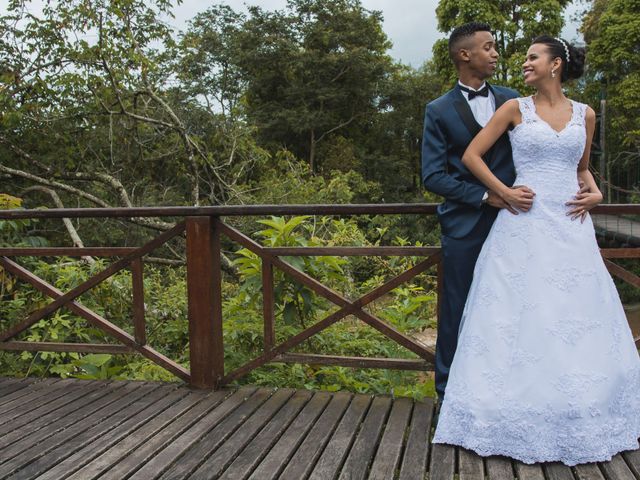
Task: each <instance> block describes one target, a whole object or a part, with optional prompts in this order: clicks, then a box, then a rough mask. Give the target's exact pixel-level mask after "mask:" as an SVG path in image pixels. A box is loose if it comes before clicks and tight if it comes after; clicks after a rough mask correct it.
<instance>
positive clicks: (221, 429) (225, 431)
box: [160, 388, 273, 480]
mask: <svg viewBox="0 0 640 480" xmlns="http://www.w3.org/2000/svg"><path fill="white" fill-rule="evenodd" d="M272 394H273V390H272V389H268V388H259V389H258V390H257V391H256V393H255V394H253V395H252V396H251V397H249V398H248V399H247V400H245V401H244V402H242V404H241V405H240V406H238V408H236V409H235V410H234V411H233V412H231V413H230V414H229V415H227V416H226V418H225V419H224V420H222V421H221V422H220V423H219V424H218V425H216V426H215V427H214V428H213V429H212V430H210V431H209V432H207V434H206V435H204V436H203V437H202V438H201V439H200V440H199V441H198V442H197V443H196V444H195V445H192V447H191V448H190V449H189V450H187V451H186V452H185V453H184V455H182V456H181V457H180V458H179V459H178V460H177V461H176V462H174V463H173V465H172V466H171V468H169V470H167V471H166V472H164V474H163V475H162V476H161V477H160V478H161V479H166V480H179V479H184V478H189V477H190V476H191V474H192V473H193V471H194V470H195V469H196V468H197V467H198V466H199V465H200V464H201V463H202V462H203V461H204V460H205V459H206V458H208V457H209V456H210V455H212V454H213V452H215V451H216V450H217V449H218V448H219V447H220V446H221V445H222V444H223V443H225V442H227V441H228V440H229V437H230V436H231V435H232V434H233V432H235V430H236V429H237V428H238V427H240V425H242V424H243V423H244V422H245V421H246V420H247V418H249V416H250V415H251V414H252V413H253V412H255V411H256V410H257V409H258V408H259V407H260V406H261V405H262V404H263V403H265V402H266V401H267V400H268V399H269V397H270V396H271V395H272Z"/></svg>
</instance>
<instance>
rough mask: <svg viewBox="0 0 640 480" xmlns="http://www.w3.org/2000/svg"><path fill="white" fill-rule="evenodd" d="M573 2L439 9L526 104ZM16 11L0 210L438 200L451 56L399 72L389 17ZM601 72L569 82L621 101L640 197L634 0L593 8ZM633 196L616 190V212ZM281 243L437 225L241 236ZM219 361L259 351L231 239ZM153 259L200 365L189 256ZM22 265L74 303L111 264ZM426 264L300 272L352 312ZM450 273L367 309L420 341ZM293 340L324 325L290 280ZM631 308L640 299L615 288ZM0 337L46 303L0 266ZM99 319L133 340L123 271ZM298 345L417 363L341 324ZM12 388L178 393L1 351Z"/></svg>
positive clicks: (592, 43) (360, 10) (157, 293)
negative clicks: (190, 319)
mask: <svg viewBox="0 0 640 480" xmlns="http://www.w3.org/2000/svg"><path fill="white" fill-rule="evenodd" d="M569 3H570V2H569V0H485V1H482V2H475V1H473V2H469V1H466V0H441V1H440V2H439V5H438V7H437V9H436V12H435V13H434V14H435V15H436V16H437V20H438V28H439V30H440V31H441V32H442V33H444V34H447V33H449V32H450V31H451V30H452V29H453V28H454V27H455V26H456V25H458V24H461V23H463V22H466V21H470V20H478V21H486V22H488V23H490V24H491V25H492V26H493V27H494V28H495V36H496V40H497V43H498V49H499V51H500V53H501V57H500V62H499V66H498V70H497V72H496V75H495V79H494V82H495V83H497V84H501V85H506V86H510V87H512V88H516V89H517V90H519V91H520V92H521V93H522V94H527V93H529V91H528V90H527V88H526V87H525V85H524V84H523V81H522V75H521V65H522V62H523V59H524V53H525V52H526V49H527V47H528V45H529V42H530V40H531V39H532V38H533V37H535V36H536V35H539V34H542V33H547V34H551V35H554V36H556V35H559V33H560V31H561V29H562V27H563V11H564V9H565V8H566V7H567V5H568V4H569ZM27 5H28V2H24V1H20V0H12V1H10V2H9V4H8V8H7V11H6V12H5V13H4V14H3V15H2V16H0V30H1V31H2V35H1V36H0V176H1V177H2V192H3V193H2V195H1V197H0V201H1V202H2V204H3V208H46V207H63V206H65V207H112V206H114V207H115V206H121V207H129V206H155V205H228V204H285V203H308V204H315V203H329V204H332V203H383V202H385V203H390V202H437V201H439V199H438V198H437V197H435V196H433V195H431V194H428V193H427V192H425V191H424V190H423V189H422V188H421V181H420V146H421V135H422V121H423V113H424V106H425V104H426V103H427V102H428V101H430V100H432V99H434V98H436V97H438V96H439V95H441V94H442V93H444V92H445V91H446V90H448V89H449V88H451V86H452V85H453V82H454V80H455V75H454V71H453V69H452V66H451V64H450V61H449V59H448V57H447V54H446V40H439V41H437V42H436V43H435V45H434V47H433V56H432V58H431V59H430V60H429V61H427V62H425V63H424V64H423V65H422V66H421V67H420V68H414V67H411V66H409V65H405V64H402V63H400V62H398V61H395V60H393V59H392V57H391V56H390V55H389V49H390V47H391V44H390V42H389V39H388V38H387V35H386V34H385V32H384V30H383V24H382V20H383V19H382V15H381V13H380V12H377V11H369V10H367V9H365V8H364V7H363V6H362V4H361V3H360V2H359V1H357V0H289V1H288V3H287V6H286V7H285V8H283V9H281V10H276V11H269V10H264V9H261V8H259V7H252V6H249V7H248V9H247V11H246V12H240V11H235V10H233V9H232V8H231V7H229V6H226V5H222V4H219V5H217V4H212V5H210V6H209V7H208V8H206V10H204V11H203V12H202V13H199V14H197V15H196V16H194V17H193V19H192V20H190V21H189V22H188V25H187V27H186V28H185V29H184V30H182V31H177V30H175V29H174V28H172V27H171V26H169V25H168V24H167V23H166V22H165V21H163V20H162V19H163V18H165V19H166V18H167V17H171V12H172V11H174V9H175V8H177V7H178V5H176V3H175V2H172V1H170V0H153V1H140V0H110V1H109V0H58V1H51V2H47V3H46V4H45V5H44V6H43V8H42V12H41V13H39V14H38V15H34V14H32V13H29V9H28V8H26V7H27ZM583 5H584V11H583V13H582V14H581V15H580V18H581V20H580V22H581V32H582V34H583V36H584V41H585V43H586V47H587V50H588V69H587V74H586V75H585V77H583V78H582V79H581V80H580V81H579V82H576V83H574V84H572V85H568V86H567V89H568V93H569V94H570V95H571V96H572V97H573V98H575V99H578V100H580V101H583V102H586V103H589V104H590V105H591V106H592V107H593V108H594V109H595V110H596V111H599V110H600V101H601V99H606V100H607V102H608V103H607V120H606V127H607V128H606V132H607V133H606V144H607V145H608V146H609V147H608V149H607V152H606V171H605V172H599V171H598V165H597V162H596V163H595V164H594V165H593V167H595V169H594V173H595V174H596V176H597V177H599V176H600V175H601V174H602V173H604V174H605V176H606V177H607V178H609V179H616V182H615V183H616V186H617V187H621V188H619V189H617V190H611V191H610V192H609V194H610V196H612V195H613V194H616V195H617V196H616V200H617V201H625V202H635V201H637V195H636V193H635V192H636V190H637V183H638V175H637V173H634V172H638V171H639V169H640V162H639V158H638V152H639V147H640V2H638V1H637V0H608V1H605V0H592V1H586V2H584V4H583ZM621 195H623V196H622V197H621ZM228 221H229V222H230V223H232V224H233V225H234V226H236V227H238V228H240V229H241V230H242V231H243V232H245V233H246V234H248V235H250V236H252V237H253V238H255V239H258V240H260V241H261V242H263V243H264V244H267V245H270V246H293V245H295V246H305V245H382V244H387V245H436V244H438V243H439V231H438V226H437V222H436V219H435V217H431V216H409V215H405V216H369V217H349V218H335V217H319V216H318V217H309V216H301V217H287V218H277V217H271V218H261V219H258V218H243V219H235V220H231V219H229V220H228ZM171 226H173V223H172V222H170V221H168V220H166V219H165V220H160V219H149V218H147V219H143V218H137V219H129V220H109V221H103V220H82V221H73V222H72V221H65V222H60V221H39V222H35V221H2V222H0V242H1V243H2V245H3V246H5V245H13V246H15V245H27V246H35V245H55V246H61V245H75V246H82V245H86V246H89V245H117V246H129V245H140V244H141V243H143V242H144V241H145V240H146V239H149V238H151V236H153V235H154V234H157V232H159V231H164V230H167V229H169V228H171ZM224 250H225V254H224V269H225V276H224V285H223V287H224V306H223V309H224V318H225V324H224V341H225V362H226V364H227V368H228V369H231V368H234V367H235V366H238V365H241V364H243V363H244V362H246V361H247V360H249V359H250V358H252V357H253V356H255V354H256V352H259V351H260V350H261V349H262V319H261V315H262V304H261V302H262V299H261V292H260V287H259V286H260V283H259V282H260V278H261V273H260V268H261V267H260V262H259V259H258V258H257V257H256V256H255V255H253V254H252V253H251V252H248V251H246V250H243V249H240V248H239V247H238V246H237V245H234V244H231V243H229V244H228V245H227V244H225V245H224ZM154 255H155V256H154V257H151V258H147V262H146V267H145V305H146V314H147V324H148V332H147V334H148V340H149V343H150V344H151V345H153V346H154V348H157V349H158V350H160V351H161V352H162V353H164V354H166V355H167V356H169V357H170V358H172V359H175V360H177V361H179V362H180V363H182V364H184V365H188V359H189V355H188V326H187V313H186V308H187V305H186V300H187V296H186V282H185V268H184V261H185V254H184V241H183V240H182V239H178V240H176V241H174V242H173V243H172V244H170V245H168V246H167V247H165V248H163V249H162V250H160V251H158V252H155V253H154ZM46 260H47V261H45V259H37V258H25V259H22V260H21V261H22V263H23V264H24V265H25V266H27V267H28V268H29V269H31V270H32V271H34V273H36V274H37V275H39V276H41V277H42V278H44V279H46V280H47V281H49V282H50V283H52V284H54V285H55V286H56V287H58V288H60V289H61V290H68V289H70V288H72V287H73V286H75V285H77V284H79V283H80V282H82V281H83V280H85V279H86V278H88V277H89V276H90V275H91V274H92V273H95V272H97V271H98V270H100V269H102V268H104V266H105V263H104V261H103V260H100V259H97V258H84V259H80V260H77V259H72V258H58V259H46ZM415 261H416V259H414V258H395V259H394V258H380V257H365V258H359V257H358V258H355V259H351V260H349V261H347V260H346V259H344V258H336V257H317V258H303V259H299V260H298V263H297V264H296V266H297V267H298V268H301V269H303V270H304V271H306V272H307V273H310V274H312V275H313V276H315V277H316V278H318V279H319V280H321V281H323V282H324V283H326V284H328V285H329V286H331V287H333V288H335V289H337V290H338V291H341V292H343V293H344V294H345V295H347V296H355V295H358V294H362V293H364V292H365V291H367V290H369V289H371V288H372V287H375V286H376V285H379V284H381V283H382V282H384V279H385V278H388V277H389V276H391V275H393V274H395V273H398V272H400V271H402V270H404V269H406V268H407V267H409V266H411V265H412V264H413V263H414V262H415ZM435 282H436V280H435V276H434V274H433V273H430V274H424V275H421V276H419V277H417V278H416V279H415V280H414V281H413V282H412V283H411V284H407V285H406V286H404V287H401V288H397V289H395V290H394V291H393V292H392V293H391V294H389V295H387V296H386V297H385V298H384V299H382V300H381V301H379V302H376V304H375V305H374V306H373V307H371V308H372V311H373V312H375V313H376V314H377V315H379V316H380V317H381V318H383V319H385V320H386V321H388V322H390V323H392V324H393V325H394V326H395V327H396V328H398V329H399V330H401V331H402V332H404V333H406V334H409V335H419V334H420V332H423V331H424V330H425V329H429V328H433V327H434V325H435V304H436V294H435ZM276 293H277V300H278V301H277V305H276V322H277V323H276V325H277V334H278V339H279V340H283V339H285V338H287V337H289V336H291V335H293V334H295V333H296V332H298V331H300V330H301V329H302V328H305V326H308V325H309V324H311V323H312V322H314V321H315V320H317V319H319V318H321V317H322V316H323V315H325V314H326V313H328V312H330V311H331V306H330V305H329V304H327V302H325V301H323V300H322V299H320V298H318V297H317V296H315V295H314V294H313V292H311V291H310V290H309V289H307V288H305V287H302V286H300V285H298V284H296V283H294V282H292V281H291V280H290V279H289V278H287V277H285V276H283V275H277V276H276ZM621 293H622V295H623V297H624V298H625V299H626V300H634V299H635V297H634V294H633V292H630V291H627V290H624V289H622V288H621ZM0 295H1V296H2V301H1V302H0V330H3V329H4V328H6V327H7V326H8V325H11V324H13V323H15V322H17V321H19V320H20V319H22V318H24V317H25V316H26V315H28V314H29V313H30V312H32V311H34V310H35V309H37V308H39V307H41V306H43V305H44V304H46V303H47V301H48V300H47V299H46V298H44V297H43V296H42V295H41V294H39V293H38V292H37V291H35V290H33V289H31V288H29V287H28V286H26V285H24V284H21V283H20V282H16V280H15V279H14V278H12V277H11V276H9V275H8V274H6V273H5V272H3V271H0ZM81 301H82V302H83V303H84V304H86V305H87V306H88V307H89V308H92V309H93V310H95V311H96V312H98V313H100V314H101V315H103V316H105V317H106V318H108V319H109V320H111V321H113V322H114V323H117V324H118V325H120V326H121V327H122V328H125V329H126V330H131V326H130V323H131V278H130V274H129V273H126V272H124V273H120V274H118V275H116V276H114V277H112V278H111V279H110V280H109V281H108V282H103V283H102V284H100V286H98V287H96V288H94V289H92V290H91V291H90V292H88V293H87V294H85V295H83V296H82V299H81ZM22 339H25V340H32V341H45V340H51V341H65V342H74V341H75V342H85V343H87V342H109V341H110V340H109V339H108V338H107V337H106V336H105V335H104V334H103V333H101V332H100V331H98V330H96V329H93V328H90V327H88V326H87V325H86V324H85V322H84V321H82V320H81V319H79V318H77V317H76V316H74V315H73V314H72V313H71V312H68V311H66V310H60V311H58V312H57V313H55V314H53V315H51V316H50V317H49V318H48V319H45V320H42V321H41V322H39V323H38V324H36V325H35V326H34V327H32V328H31V329H29V330H28V331H27V332H25V333H24V334H23V335H22ZM304 350H306V351H308V352H313V353H320V354H321V353H335V354H343V355H354V356H380V357H391V356H395V357H405V358H413V357H414V356H413V354H411V353H410V352H408V351H405V350H404V349H402V347H400V346H398V345H397V344H395V343H392V342H390V341H389V340H387V339H385V337H383V336H382V335H380V334H378V333H377V332H375V331H373V330H371V329H369V328H368V327H366V326H363V325H361V324H359V323H358V322H357V321H356V320H354V319H349V318H348V319H346V320H344V321H342V322H340V323H338V324H336V325H334V326H332V327H330V328H329V329H327V330H326V331H324V332H322V333H321V334H320V335H317V336H315V337H313V338H312V339H311V340H309V341H307V342H305V344H304ZM0 374H1V375H17V376H22V375H41V376H44V375H60V376H63V377H65V376H76V377H82V378H134V379H162V380H171V379H173V377H172V376H171V375H170V374H169V373H168V372H166V371H164V370H162V369H160V368H159V367H157V366H156V365H154V364H152V363H150V362H148V361H146V360H144V359H142V358H141V357H137V356H117V357H116V356H111V355H95V354H94V355H80V354H70V353H47V352H42V353H37V354H35V353H30V352H23V353H21V354H15V353H0ZM241 382H242V383H254V384H270V385H279V386H294V387H308V388H324V389H329V390H339V389H349V390H352V391H358V392H390V391H391V392H393V393H394V394H397V395H410V396H414V397H421V396H423V395H430V394H432V393H433V384H432V381H430V379H429V377H428V375H425V374H423V373H416V372H401V371H400V372H398V371H387V370H353V369H348V368H343V367H328V366H324V367H323V366H313V365H284V364H271V365H268V366H266V367H263V368H260V369H257V370H255V371H253V372H252V373H251V374H249V375H248V376H246V377H245V378H243V379H242V380H241Z"/></svg>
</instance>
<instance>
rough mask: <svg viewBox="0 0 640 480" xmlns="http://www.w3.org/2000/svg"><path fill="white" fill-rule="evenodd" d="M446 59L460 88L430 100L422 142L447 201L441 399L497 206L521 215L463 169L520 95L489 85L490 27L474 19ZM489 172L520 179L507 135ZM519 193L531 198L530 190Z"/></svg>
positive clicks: (442, 210) (426, 178) (431, 178)
mask: <svg viewBox="0 0 640 480" xmlns="http://www.w3.org/2000/svg"><path fill="white" fill-rule="evenodd" d="M449 55H450V57H451V59H452V61H453V63H454V64H455V67H456V70H457V73H458V79H459V80H458V82H457V84H456V86H455V87H454V88H453V89H452V90H450V91H449V92H447V93H445V94H444V95H443V96H441V97H440V98H438V99H436V100H434V101H433V102H431V103H429V104H428V105H427V108H426V114H425V120H424V134H423V140H422V181H423V183H424V186H425V187H426V188H427V190H430V191H432V192H434V193H436V194H438V195H441V196H442V197H444V202H443V203H442V204H440V205H439V206H438V219H439V221H440V226H441V231H442V237H441V245H442V255H443V273H444V280H443V285H442V290H441V291H442V296H441V298H440V312H439V321H438V339H437V342H436V364H435V383H436V392H437V393H438V399H439V401H440V402H442V399H443V397H444V392H445V387H446V385H447V378H448V376H449V368H450V367H451V362H452V361H453V356H454V353H455V351H456V344H457V341H458V329H459V326H460V320H461V318H462V311H463V309H464V305H465V301H466V298H467V293H468V292H469V287H470V286H471V278H472V276H473V269H474V266H475V263H476V260H477V258H478V255H479V253H480V249H481V247H482V244H483V243H484V241H485V239H486V238H487V235H488V233H489V230H490V228H491V225H492V224H493V221H494V220H495V218H496V216H497V214H498V211H499V209H501V208H507V209H508V210H510V211H511V212H512V213H513V214H517V213H518V212H516V211H515V210H514V209H513V208H512V207H511V206H509V205H508V204H506V203H505V202H504V201H503V200H502V199H501V198H500V197H499V196H498V195H497V194H495V193H494V192H492V191H489V190H487V188H486V187H485V186H484V185H482V183H480V181H479V180H477V179H476V178H475V177H474V176H473V175H472V174H471V173H470V172H469V171H468V170H467V169H466V168H465V166H464V165H463V164H462V154H463V153H464V151H465V150H466V148H467V146H468V145H469V143H470V142H471V140H472V139H473V137H475V135H476V134H477V133H478V132H479V131H480V129H481V128H482V127H484V126H485V125H486V124H487V122H488V121H489V119H490V118H491V116H492V115H493V114H494V113H495V111H496V110H497V109H498V108H499V107H500V106H501V105H502V104H503V103H504V102H505V101H507V100H508V99H510V98H515V97H518V96H519V94H518V92H516V91H514V90H510V89H508V88H504V87H498V86H494V85H489V84H488V83H487V82H486V80H487V79H488V78H490V77H491V76H492V75H493V73H494V71H495V69H496V62H497V60H498V52H497V51H496V44H495V40H494V38H493V35H492V33H491V29H490V27H489V25H487V24H485V23H478V22H472V23H467V24H464V25H461V26H460V27H458V28H456V29H455V30H454V31H453V32H452V33H451V36H450V37H449ZM484 160H485V162H486V163H487V165H488V166H489V168H490V169H491V171H492V172H493V173H494V174H495V175H496V176H497V177H498V178H499V179H500V180H502V182H503V183H505V184H506V185H512V184H513V182H514V180H515V170H514V166H513V159H512V156H511V144H510V142H509V138H508V135H507V134H505V135H503V136H502V137H501V138H500V139H499V140H498V141H497V142H496V143H495V145H494V146H493V148H492V149H491V150H489V152H487V154H486V155H485V157H484ZM517 188H522V189H523V190H525V191H527V192H528V193H530V194H531V199H532V200H533V192H531V190H529V189H528V188H527V187H517Z"/></svg>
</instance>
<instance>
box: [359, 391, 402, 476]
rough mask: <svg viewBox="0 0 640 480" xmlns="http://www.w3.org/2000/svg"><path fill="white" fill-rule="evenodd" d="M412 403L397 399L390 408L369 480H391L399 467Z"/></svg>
mask: <svg viewBox="0 0 640 480" xmlns="http://www.w3.org/2000/svg"><path fill="white" fill-rule="evenodd" d="M412 408H413V401H412V400H411V399H409V398H397V399H395V400H394V402H393V406H392V407H391V413H389V418H388V420H387V422H386V427H385V429H384V433H383V435H382V440H381V441H380V445H379V447H378V450H377V453H376V455H375V458H374V459H373V465H371V470H370V472H369V477H368V478H369V480H388V479H389V478H393V477H394V475H395V472H396V469H397V468H398V466H399V465H400V460H401V454H402V447H403V443H404V437H405V430H406V429H407V426H408V424H409V419H410V418H411V410H412Z"/></svg>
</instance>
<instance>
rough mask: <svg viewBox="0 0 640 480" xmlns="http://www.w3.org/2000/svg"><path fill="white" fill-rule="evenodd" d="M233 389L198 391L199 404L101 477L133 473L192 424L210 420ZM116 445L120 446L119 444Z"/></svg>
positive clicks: (119, 478)
mask: <svg viewBox="0 0 640 480" xmlns="http://www.w3.org/2000/svg"><path fill="white" fill-rule="evenodd" d="M233 393H235V391H234V390H232V389H225V390H218V391H215V392H211V393H208V394H207V393H205V392H198V396H202V397H203V398H202V400H201V401H200V402H199V403H198V404H197V405H195V406H194V407H193V408H191V409H190V410H189V411H187V412H186V413H185V414H184V415H182V416H180V417H179V418H177V419H174V420H173V421H172V422H171V423H170V424H169V425H168V426H166V427H164V428H163V429H162V430H161V431H160V432H159V433H157V434H156V435H154V436H152V437H151V438H148V439H146V441H145V442H144V443H143V444H141V445H140V446H138V448H136V449H135V450H133V451H132V452H128V455H126V457H125V456H124V455H122V458H121V459H120V461H118V462H117V463H116V464H114V465H111V466H110V468H109V470H107V471H106V472H104V473H103V474H102V475H101V476H100V479H101V480H122V479H123V478H128V477H129V476H130V475H131V474H133V473H134V472H136V471H137V470H139V469H140V468H142V467H143V466H144V465H145V464H146V463H147V462H149V461H150V459H152V458H153V457H154V456H156V454H158V453H159V452H161V451H162V449H164V448H165V447H166V446H167V445H172V444H174V443H176V442H180V436H181V435H182V434H184V433H185V432H187V431H188V430H189V429H190V428H192V427H194V426H197V425H201V424H203V423H206V421H207V415H209V414H211V413H212V412H214V411H215V409H216V408H217V407H218V406H219V405H220V404H221V403H222V402H223V401H224V400H226V399H227V398H228V397H229V396H230V395H232V394H233ZM115 448H116V450H118V448H117V447H115ZM107 453H108V452H107Z"/></svg>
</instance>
